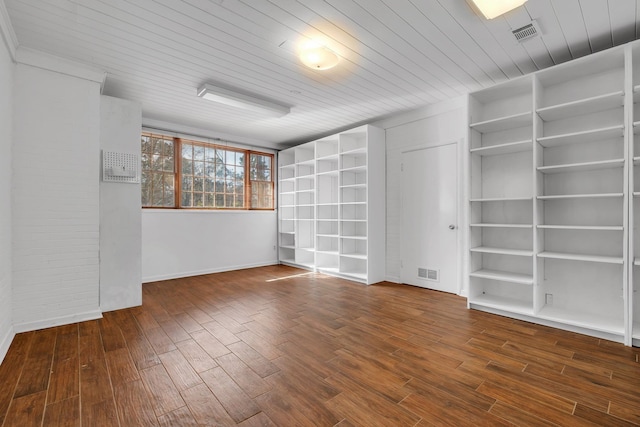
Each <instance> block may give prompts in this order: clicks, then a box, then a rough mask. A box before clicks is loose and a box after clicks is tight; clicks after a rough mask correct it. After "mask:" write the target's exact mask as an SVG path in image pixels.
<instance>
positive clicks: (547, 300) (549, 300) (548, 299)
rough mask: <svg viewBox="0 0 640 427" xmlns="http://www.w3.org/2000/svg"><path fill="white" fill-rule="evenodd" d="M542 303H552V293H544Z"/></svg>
mask: <svg viewBox="0 0 640 427" xmlns="http://www.w3.org/2000/svg"><path fill="white" fill-rule="evenodd" d="M544 303H545V304H547V305H553V294H544Z"/></svg>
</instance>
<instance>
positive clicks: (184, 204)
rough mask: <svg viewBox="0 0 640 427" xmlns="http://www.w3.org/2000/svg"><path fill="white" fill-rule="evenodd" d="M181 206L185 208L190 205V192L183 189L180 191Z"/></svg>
mask: <svg viewBox="0 0 640 427" xmlns="http://www.w3.org/2000/svg"><path fill="white" fill-rule="evenodd" d="M180 206H182V207H185V208H190V207H191V206H192V205H191V193H189V192H187V191H183V192H182V203H181V205H180Z"/></svg>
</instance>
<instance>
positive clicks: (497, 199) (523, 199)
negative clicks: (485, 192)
mask: <svg viewBox="0 0 640 427" xmlns="http://www.w3.org/2000/svg"><path fill="white" fill-rule="evenodd" d="M532 200H533V197H493V198H486V199H469V201H470V202H481V203H482V202H530V201H532Z"/></svg>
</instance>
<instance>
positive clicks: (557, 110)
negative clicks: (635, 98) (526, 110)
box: [536, 90, 624, 121]
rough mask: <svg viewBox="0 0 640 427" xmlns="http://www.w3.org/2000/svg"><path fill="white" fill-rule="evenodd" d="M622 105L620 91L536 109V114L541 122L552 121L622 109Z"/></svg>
mask: <svg viewBox="0 0 640 427" xmlns="http://www.w3.org/2000/svg"><path fill="white" fill-rule="evenodd" d="M623 104H624V92H623V91H621V90H620V91H616V92H611V93H605V94H603V95H598V96H592V97H590V98H584V99H579V100H576V101H571V102H565V103H563V104H558V105H551V106H549V107H543V108H538V110H537V111H536V112H537V113H538V115H539V116H540V118H541V119H542V120H544V121H553V120H560V119H566V118H569V117H576V116H582V115H584V114H589V113H595V112H598V111H606V110H610V109H612V108H617V107H622V105H623Z"/></svg>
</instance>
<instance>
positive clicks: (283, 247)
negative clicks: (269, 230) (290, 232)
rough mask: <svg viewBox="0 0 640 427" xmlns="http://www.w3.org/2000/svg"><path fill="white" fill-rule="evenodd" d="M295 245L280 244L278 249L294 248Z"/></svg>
mask: <svg viewBox="0 0 640 427" xmlns="http://www.w3.org/2000/svg"><path fill="white" fill-rule="evenodd" d="M295 248H296V247H295V246H291V245H280V249H295Z"/></svg>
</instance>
